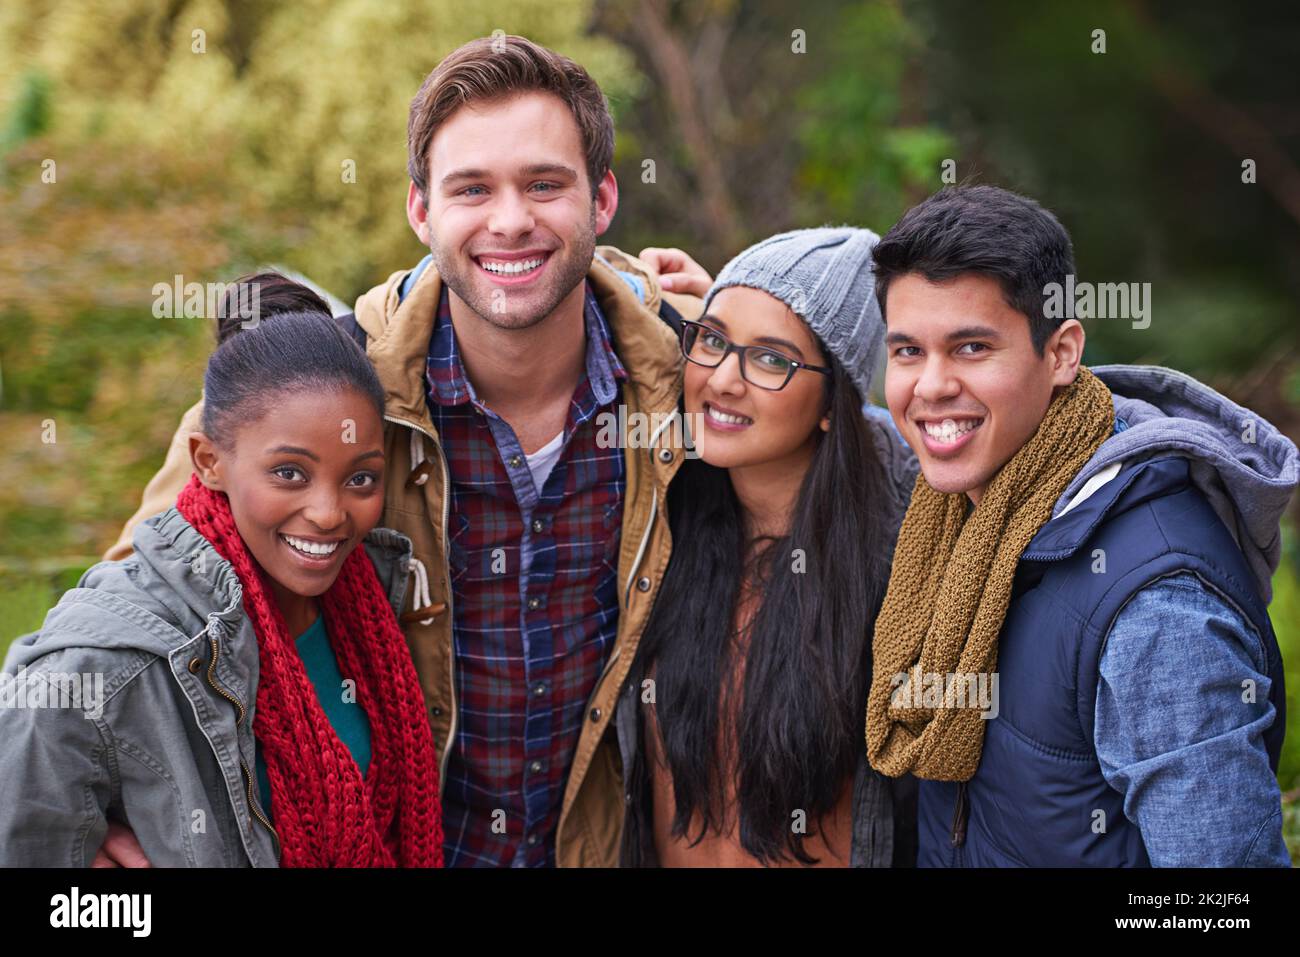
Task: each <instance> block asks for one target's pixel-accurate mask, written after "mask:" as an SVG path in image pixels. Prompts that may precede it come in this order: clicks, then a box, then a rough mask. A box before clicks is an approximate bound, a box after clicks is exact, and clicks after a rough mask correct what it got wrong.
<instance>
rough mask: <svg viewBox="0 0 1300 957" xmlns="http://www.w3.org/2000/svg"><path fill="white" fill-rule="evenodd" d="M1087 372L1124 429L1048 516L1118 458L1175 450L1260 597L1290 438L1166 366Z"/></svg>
mask: <svg viewBox="0 0 1300 957" xmlns="http://www.w3.org/2000/svg"><path fill="white" fill-rule="evenodd" d="M1092 371H1093V373H1094V374H1095V375H1096V376H1097V377H1098V378H1100V379H1101V381H1102V382H1104V383H1105V384H1106V386H1107V388H1109V389H1110V391H1111V396H1112V400H1113V402H1114V405H1115V415H1116V417H1117V418H1119V419H1120V420H1122V421H1123V423H1124V424H1125V425H1126V426H1127V428H1125V429H1124V430H1123V431H1121V432H1118V433H1116V434H1115V435H1113V436H1111V437H1110V438H1109V439H1107V440H1106V441H1105V442H1104V443H1103V444H1102V446H1101V448H1100V449H1098V450H1097V454H1096V455H1094V456H1093V457H1092V459H1091V460H1090V461H1089V462H1088V464H1087V465H1086V466H1084V468H1083V470H1082V471H1080V472H1079V474H1078V475H1076V476H1075V477H1074V480H1073V481H1072V482H1071V483H1070V486H1069V488H1067V489H1066V491H1065V494H1064V495H1062V496H1061V497H1060V498H1059V499H1058V500H1057V502H1056V506H1055V507H1054V509H1053V513H1052V514H1053V516H1054V517H1056V516H1059V515H1060V514H1061V512H1062V511H1063V510H1064V509H1065V507H1066V505H1067V504H1068V503H1069V502H1070V501H1071V499H1073V498H1074V497H1075V495H1076V494H1078V492H1079V491H1080V490H1081V489H1082V487H1083V486H1084V484H1085V483H1087V482H1088V480H1089V479H1090V478H1092V477H1093V476H1096V475H1097V474H1098V473H1099V472H1101V471H1103V470H1104V469H1106V468H1108V467H1110V466H1113V465H1115V464H1116V463H1118V462H1121V461H1127V462H1134V461H1140V460H1144V459H1149V458H1152V457H1154V456H1156V455H1158V454H1160V453H1173V454H1176V455H1179V456H1181V457H1183V458H1185V459H1187V460H1188V466H1189V473H1190V477H1191V481H1192V484H1194V485H1195V486H1196V487H1197V488H1198V489H1199V490H1200V491H1201V493H1202V494H1204V495H1205V497H1206V499H1207V500H1208V501H1209V503H1210V505H1211V506H1212V507H1213V509H1214V511H1215V512H1216V513H1217V514H1218V516H1219V518H1220V519H1221V520H1222V522H1223V524H1224V525H1225V526H1227V528H1228V531H1229V532H1231V533H1232V536H1233V538H1235V539H1236V541H1237V544H1238V546H1239V547H1240V548H1241V550H1242V553H1243V555H1245V557H1246V561H1247V562H1248V564H1249V565H1250V568H1251V571H1253V572H1254V574H1255V578H1256V582H1257V584H1258V586H1259V589H1260V594H1261V595H1263V596H1264V598H1265V600H1268V599H1269V598H1270V597H1271V595H1272V577H1273V573H1274V572H1275V571H1276V570H1277V566H1278V562H1279V560H1280V558H1281V550H1282V537H1281V519H1282V515H1283V513H1284V512H1285V511H1286V507H1287V504H1288V503H1289V502H1290V500H1291V495H1292V493H1293V491H1294V490H1295V487H1296V484H1297V482H1298V481H1300V455H1298V454H1297V451H1296V446H1295V443H1293V442H1292V441H1291V440H1290V439H1288V438H1287V437H1286V436H1285V435H1283V434H1282V433H1281V432H1279V431H1278V430H1277V428H1275V427H1274V426H1273V425H1272V424H1271V423H1270V422H1268V421H1266V420H1265V419H1263V418H1262V417H1260V416H1259V415H1257V414H1256V413H1254V412H1251V411H1250V410H1249V409H1246V408H1243V407H1242V406H1240V405H1237V404H1236V403H1235V402H1233V401H1232V400H1231V399H1228V398H1226V397H1225V396H1223V395H1220V394H1219V393H1218V392H1216V391H1214V390H1213V389H1211V388H1210V387H1209V386H1207V385H1205V384H1204V383H1202V382H1198V381H1197V380H1196V379H1193V378H1192V377H1191V376H1188V375H1185V374H1183V373H1181V372H1177V371H1175V370H1173V369H1166V368H1162V367H1160V366H1138V365H1109V366H1096V367H1092Z"/></svg>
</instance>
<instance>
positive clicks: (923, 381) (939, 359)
mask: <svg viewBox="0 0 1300 957" xmlns="http://www.w3.org/2000/svg"><path fill="white" fill-rule="evenodd" d="M959 392H961V383H960V382H958V381H957V378H956V377H955V376H954V375H953V374H952V369H951V367H950V366H949V365H948V363H947V361H945V359H944V357H943V356H940V355H932V356H930V357H928V358H927V359H926V362H925V367H924V368H923V369H922V370H921V374H920V376H919V377H917V380H916V385H915V386H914V387H913V389H912V394H913V395H915V396H916V397H917V398H918V399H921V400H922V401H924V402H927V403H932V404H933V403H938V402H941V401H944V400H947V399H951V398H953V397H955V396H956V395H957V394H958V393H959Z"/></svg>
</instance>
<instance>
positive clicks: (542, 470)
mask: <svg viewBox="0 0 1300 957" xmlns="http://www.w3.org/2000/svg"><path fill="white" fill-rule="evenodd" d="M563 445H564V430H563V429H561V430H560V434H559V435H557V436H556V437H555V438H553V439H551V441H549V442H547V443H546V444H545V445H543V446H542V447H541V448H540V449H538V450H537V451H536V452H526V453H524V458H526V459H527V460H528V471H530V472H532V473H533V484H534V485H536V486H537V494H538V495H541V494H542V486H543V485H545V484H546V479H547V478H548V477H549V476H550V474H551V469H553V468H555V463H556V462H558V461H559V460H560V450H561V448H562V447H563Z"/></svg>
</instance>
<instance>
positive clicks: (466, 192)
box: [458, 186, 486, 196]
mask: <svg viewBox="0 0 1300 957" xmlns="http://www.w3.org/2000/svg"><path fill="white" fill-rule="evenodd" d="M472 189H483V190H484V192H486V189H484V187H482V186H466V187H465V188H464V189H462V190H461V191H460V193H459V194H458V195H460V196H469V195H471V194H470V190H472Z"/></svg>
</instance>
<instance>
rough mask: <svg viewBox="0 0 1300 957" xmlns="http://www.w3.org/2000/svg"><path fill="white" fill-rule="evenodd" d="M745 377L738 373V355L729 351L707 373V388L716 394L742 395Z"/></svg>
mask: <svg viewBox="0 0 1300 957" xmlns="http://www.w3.org/2000/svg"><path fill="white" fill-rule="evenodd" d="M745 386H746V383H745V379H744V377H743V376H742V375H741V374H740V356H738V355H736V353H734V352H733V353H731V355H729V356H727V357H726V358H725V359H723V360H722V362H721V363H719V364H718V365H716V366H714V368H713V371H712V372H711V373H710V374H709V388H710V389H712V390H713V391H714V392H716V393H718V395H743V394H744V392H745Z"/></svg>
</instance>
